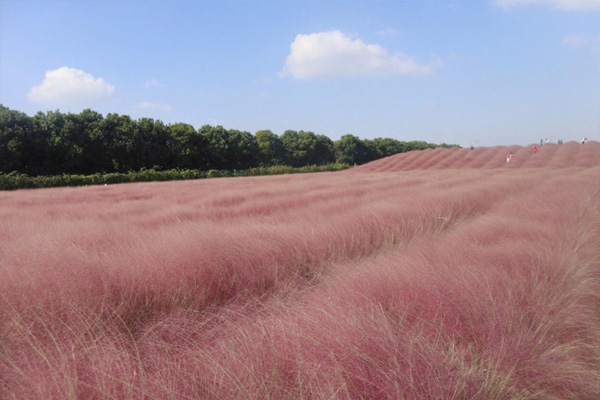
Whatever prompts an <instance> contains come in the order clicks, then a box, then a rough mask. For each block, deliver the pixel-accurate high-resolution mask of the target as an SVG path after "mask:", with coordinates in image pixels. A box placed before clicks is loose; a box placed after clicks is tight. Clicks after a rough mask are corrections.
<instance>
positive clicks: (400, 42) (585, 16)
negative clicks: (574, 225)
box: [0, 0, 600, 146]
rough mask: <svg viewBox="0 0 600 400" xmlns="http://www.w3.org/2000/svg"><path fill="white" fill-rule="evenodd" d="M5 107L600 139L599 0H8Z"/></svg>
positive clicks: (1, 37) (0, 46) (442, 138)
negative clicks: (91, 110) (89, 109)
mask: <svg viewBox="0 0 600 400" xmlns="http://www.w3.org/2000/svg"><path fill="white" fill-rule="evenodd" d="M0 103H2V104H3V105H5V106H7V107H10V108H12V109H16V110H20V111H24V112H26V113H27V114H29V115H33V114H35V113H36V112H37V111H48V110H56V109H60V110H61V111H64V112H67V111H70V112H80V111H81V110H82V109H84V108H92V109H93V110H96V111H99V112H101V113H102V114H104V115H106V114H107V113H110V112H116V113H119V114H128V115H131V116H132V117H134V118H140V117H151V118H155V119H160V120H162V121H163V122H165V123H173V122H186V123H190V124H192V125H194V126H195V127H196V128H199V127H200V126H202V125H204V124H210V125H216V124H219V125H223V126H224V127H225V128H228V129H229V128H233V129H240V130H247V131H250V132H252V133H254V132H255V131H257V130H259V129H271V130H272V131H273V132H275V133H277V134H282V133H283V132H284V131H285V130H287V129H294V130H301V129H302V130H310V131H313V132H315V133H319V134H325V135H327V136H329V137H330V138H331V139H334V140H336V139H338V138H339V137H340V136H342V135H344V134H346V133H351V134H354V135H357V136H360V137H361V138H374V137H392V138H396V139H399V140H415V139H418V140H426V141H428V142H436V143H441V142H448V143H458V144H462V145H465V146H469V145H471V144H474V145H480V146H483V145H485V146H489V145H497V144H503V145H509V144H522V145H524V144H528V143H534V142H538V141H539V139H540V138H544V139H545V138H546V137H548V138H550V139H551V140H553V141H556V140H557V139H560V138H562V139H563V140H565V141H567V140H581V138H582V137H584V136H587V137H588V139H590V140H600V0H479V1H476V0H470V1H469V0H463V1H450V0H448V1H445V0H437V1H428V0H420V1H419V0H403V1H402V0H401V1H384V0H371V1H342V0H337V1H335V0H321V1H310V0H304V1H301V0H278V1H267V0H262V1H260V0H257V1H251V0H246V1H243V0H242V1H227V0H225V1H216V0H215V1H166V0H164V1H142V0H138V1H133V0H131V1H110V0H103V1H100V0H99V1H85V0H83V1H75V0H72V1H67V0H63V1H52V0H46V1H39V0H38V1H28V0H0Z"/></svg>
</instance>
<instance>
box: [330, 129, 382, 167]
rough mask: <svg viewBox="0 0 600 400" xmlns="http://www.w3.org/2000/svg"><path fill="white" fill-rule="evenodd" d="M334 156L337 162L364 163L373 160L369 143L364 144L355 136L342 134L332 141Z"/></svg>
mask: <svg viewBox="0 0 600 400" xmlns="http://www.w3.org/2000/svg"><path fill="white" fill-rule="evenodd" d="M334 146H335V158H336V161H337V162H339V163H344V164H350V165H352V164H364V163H366V162H369V161H371V160H373V159H374V158H373V157H374V154H373V148H372V145H370V144H365V142H363V141H362V140H360V139H359V138H358V137H357V136H354V135H350V134H347V135H344V136H342V137H341V138H340V140H337V141H336V142H335V143H334Z"/></svg>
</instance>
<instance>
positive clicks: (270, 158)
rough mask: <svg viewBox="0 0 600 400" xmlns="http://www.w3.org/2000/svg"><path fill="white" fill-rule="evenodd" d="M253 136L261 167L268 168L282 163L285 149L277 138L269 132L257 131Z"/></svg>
mask: <svg viewBox="0 0 600 400" xmlns="http://www.w3.org/2000/svg"><path fill="white" fill-rule="evenodd" d="M254 136H255V138H256V143H257V146H258V158H259V162H260V165H261V166H263V167H268V166H271V165H281V164H283V163H284V160H285V149H284V147H283V142H282V141H281V139H280V138H279V136H277V135H276V134H274V133H273V132H271V131H270V130H260V131H257V132H256V134H255V135H254Z"/></svg>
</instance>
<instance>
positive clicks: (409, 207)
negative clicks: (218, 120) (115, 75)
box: [0, 142, 600, 399]
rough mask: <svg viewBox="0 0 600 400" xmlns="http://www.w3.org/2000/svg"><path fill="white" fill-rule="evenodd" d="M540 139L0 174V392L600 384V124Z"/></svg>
mask: <svg viewBox="0 0 600 400" xmlns="http://www.w3.org/2000/svg"><path fill="white" fill-rule="evenodd" d="M532 148H533V146H530V147H518V146H512V147H494V148H478V149H474V150H469V149H435V150H425V151H420V152H411V153H406V154H399V155H396V156H392V157H389V158H387V159H383V160H379V161H375V162H373V163H370V164H366V165H363V166H360V167H356V168H353V169H351V170H348V171H343V172H335V173H319V174H305V175H289V176H273V177H254V178H225V179H211V180H197V181H182V182H168V183H136V184H126V185H114V186H108V187H104V186H97V187H86V188H61V189H41V190H21V191H14V192H0V243H1V247H0V273H1V276H2V279H1V280H0V398H2V399H13V398H14V399H184V398H203V399H265V398H271V399H359V398H365V399H388V398H389V399H421V398H427V399H598V398H600V143H597V142H588V143H587V144H586V145H584V146H581V145H579V144H576V143H565V144H564V145H562V146H558V145H548V146H543V147H542V148H541V149H540V151H539V152H538V153H537V154H533V151H532ZM510 151H513V152H514V154H515V157H514V159H513V160H512V161H511V162H510V163H506V154H507V153H508V152H510Z"/></svg>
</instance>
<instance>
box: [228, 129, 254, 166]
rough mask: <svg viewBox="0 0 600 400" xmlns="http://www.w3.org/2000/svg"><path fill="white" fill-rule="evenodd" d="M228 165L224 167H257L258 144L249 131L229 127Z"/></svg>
mask: <svg viewBox="0 0 600 400" xmlns="http://www.w3.org/2000/svg"><path fill="white" fill-rule="evenodd" d="M228 133H229V151H228V154H227V155H228V162H227V164H228V167H227V168H226V169H248V168H252V167H257V166H258V164H259V161H258V144H257V142H256V139H255V138H254V136H252V134H251V133H250V132H246V131H238V130H235V129H230V130H229V131H228Z"/></svg>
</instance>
